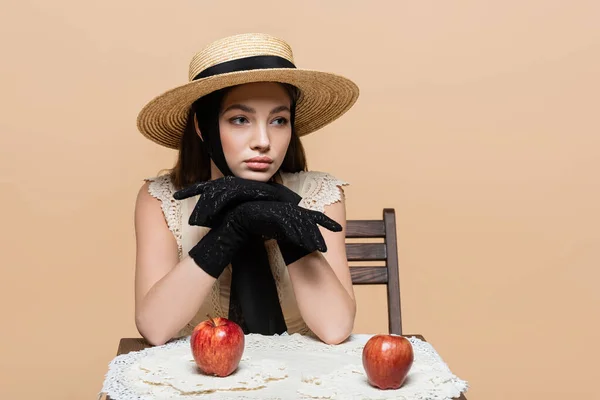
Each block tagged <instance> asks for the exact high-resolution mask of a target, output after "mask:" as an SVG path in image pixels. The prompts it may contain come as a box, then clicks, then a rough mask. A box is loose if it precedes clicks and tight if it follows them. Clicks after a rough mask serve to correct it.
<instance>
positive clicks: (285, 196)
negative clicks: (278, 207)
mask: <svg viewBox="0 0 600 400" xmlns="http://www.w3.org/2000/svg"><path fill="white" fill-rule="evenodd" d="M268 186H269V187H270V188H271V189H273V191H274V194H275V196H276V200H278V201H283V202H287V203H292V204H294V205H298V203H300V201H301V200H302V196H300V195H299V194H298V193H296V192H294V191H293V190H292V189H290V188H288V187H287V186H284V185H282V184H280V183H276V182H269V183H268Z"/></svg>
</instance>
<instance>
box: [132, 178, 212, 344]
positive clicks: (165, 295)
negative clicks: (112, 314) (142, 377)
mask: <svg viewBox="0 0 600 400" xmlns="http://www.w3.org/2000/svg"><path fill="white" fill-rule="evenodd" d="M135 232H136V271H135V324H136V327H137V329H138V331H139V333H140V334H141V335H142V336H143V337H144V338H146V340H148V342H150V343H151V344H153V345H161V344H164V343H166V342H167V341H168V340H170V339H171V338H173V337H174V336H175V335H176V334H177V332H178V331H179V330H180V329H181V328H182V327H184V326H185V324H187V323H188V322H189V321H190V320H191V319H192V318H193V316H194V315H195V314H196V313H197V312H198V309H199V308H200V306H201V305H202V302H203V301H204V299H205V298H206V296H207V295H208V294H209V293H210V289H211V287H212V285H213V283H214V282H215V279H214V278H213V277H212V276H210V275H208V274H207V273H206V272H204V271H203V270H202V269H201V268H199V267H198V266H197V265H196V264H195V263H194V261H193V260H192V259H191V258H190V257H189V256H186V257H185V258H184V259H183V260H181V262H180V261H179V257H178V255H177V242H176V241H175V237H174V236H173V234H172V233H171V231H170V230H169V228H168V226H167V223H166V221H165V218H164V216H163V213H162V210H161V206H160V201H159V200H157V199H155V198H154V197H152V196H151V195H150V194H149V193H148V184H147V183H146V184H144V185H143V186H142V188H141V189H140V191H139V193H138V196H137V201H136V206H135Z"/></svg>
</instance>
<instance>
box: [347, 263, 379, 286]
mask: <svg viewBox="0 0 600 400" xmlns="http://www.w3.org/2000/svg"><path fill="white" fill-rule="evenodd" d="M350 275H351V276H352V283H354V284H355V285H370V284H373V285H374V284H384V283H387V281H388V272H387V267H357V266H352V267H350Z"/></svg>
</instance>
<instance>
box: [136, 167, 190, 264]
mask: <svg viewBox="0 0 600 400" xmlns="http://www.w3.org/2000/svg"><path fill="white" fill-rule="evenodd" d="M145 181H147V182H150V184H149V185H148V192H149V193H150V195H151V196H152V197H154V198H156V199H158V200H160V204H161V208H162V212H163V215H164V216H165V220H166V221H167V226H168V227H169V230H170V231H171V232H172V233H173V236H175V240H176V242H177V253H178V256H179V259H180V260H181V256H182V251H183V250H182V245H181V207H180V205H179V203H178V201H177V200H175V199H174V198H173V193H175V186H174V185H173V182H172V181H171V177H170V176H169V175H161V176H157V177H155V178H147V179H145Z"/></svg>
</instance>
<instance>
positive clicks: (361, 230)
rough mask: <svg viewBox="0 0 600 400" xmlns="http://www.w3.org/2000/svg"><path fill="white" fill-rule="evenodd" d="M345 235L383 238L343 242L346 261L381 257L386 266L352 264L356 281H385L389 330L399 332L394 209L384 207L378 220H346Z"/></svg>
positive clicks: (380, 259)
mask: <svg viewBox="0 0 600 400" xmlns="http://www.w3.org/2000/svg"><path fill="white" fill-rule="evenodd" d="M346 238H347V239H374V238H378V239H383V243H372V242H371V243H356V242H355V241H350V242H348V241H347V243H346V252H347V257H348V261H362V262H364V261H384V262H385V266H363V265H351V266H350V273H351V274H352V283H354V284H355V285H377V284H383V285H387V301H388V324H389V332H390V333H393V334H398V335H401V334H402V314H401V310H400V279H399V272H398V245H397V241H396V213H395V211H394V209H393V208H385V209H384V210H383V219H380V220H348V221H347V222H346Z"/></svg>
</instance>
